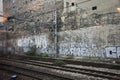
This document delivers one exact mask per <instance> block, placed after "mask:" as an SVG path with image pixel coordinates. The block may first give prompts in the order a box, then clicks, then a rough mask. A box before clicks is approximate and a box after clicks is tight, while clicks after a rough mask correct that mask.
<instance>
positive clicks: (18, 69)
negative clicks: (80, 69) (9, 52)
mask: <svg viewBox="0 0 120 80" xmlns="http://www.w3.org/2000/svg"><path fill="white" fill-rule="evenodd" d="M6 61H8V60H6ZM6 61H5V60H4V61H0V66H1V67H0V69H2V70H7V71H10V72H14V73H16V74H21V75H24V76H27V77H30V78H34V79H35V80H73V79H71V78H69V77H64V76H61V75H54V74H49V73H46V72H44V71H41V70H39V69H37V68H33V67H26V66H25V65H26V64H21V65H20V64H16V63H15V64H11V63H12V62H16V61H12V60H9V62H11V63H10V64H9V63H7V62H6ZM17 63H18V62H17ZM19 63H23V62H19ZM46 77H48V78H50V79H46Z"/></svg>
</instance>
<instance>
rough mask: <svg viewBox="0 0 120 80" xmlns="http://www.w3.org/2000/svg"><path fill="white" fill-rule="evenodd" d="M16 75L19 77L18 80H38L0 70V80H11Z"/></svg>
mask: <svg viewBox="0 0 120 80" xmlns="http://www.w3.org/2000/svg"><path fill="white" fill-rule="evenodd" d="M14 75H16V76H17V78H16V80H36V79H33V78H30V77H26V76H23V75H20V74H16V73H13V72H9V71H5V70H0V80H11V77H12V76H14ZM12 80H13V79H12Z"/></svg>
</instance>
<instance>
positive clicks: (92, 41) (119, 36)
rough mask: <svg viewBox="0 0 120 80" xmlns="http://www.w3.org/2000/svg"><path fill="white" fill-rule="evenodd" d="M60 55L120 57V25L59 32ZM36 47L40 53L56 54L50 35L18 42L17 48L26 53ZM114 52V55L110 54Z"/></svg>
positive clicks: (32, 37) (36, 36)
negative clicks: (31, 47) (22, 49)
mask: <svg viewBox="0 0 120 80" xmlns="http://www.w3.org/2000/svg"><path fill="white" fill-rule="evenodd" d="M58 44H59V53H60V54H65V55H66V54H74V55H75V56H93V57H112V58H118V57H119V56H120V25H104V26H93V27H88V28H80V29H79V30H68V31H62V32H59V43H58ZM32 45H36V47H37V49H38V50H37V51H38V53H54V46H53V45H54V43H50V40H49V38H48V34H42V35H35V36H30V37H26V38H20V39H18V40H17V46H19V47H23V48H24V51H26V50H27V49H28V48H29V47H30V46H32ZM110 51H112V53H110Z"/></svg>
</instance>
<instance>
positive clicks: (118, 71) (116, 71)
mask: <svg viewBox="0 0 120 80" xmlns="http://www.w3.org/2000/svg"><path fill="white" fill-rule="evenodd" d="M66 66H70V67H76V68H83V69H91V70H98V71H104V72H111V73H116V74H120V70H115V69H108V68H96V67H92V66H89V67H88V66H81V65H73V64H66ZM103 66H104V65H103Z"/></svg>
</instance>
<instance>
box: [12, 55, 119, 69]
mask: <svg viewBox="0 0 120 80" xmlns="http://www.w3.org/2000/svg"><path fill="white" fill-rule="evenodd" d="M11 57H14V58H15V59H22V60H24V59H25V60H39V61H44V62H54V61H55V60H58V59H55V58H40V57H34V56H23V55H11ZM60 60H62V61H64V62H65V63H66V64H74V65H82V66H92V67H98V68H108V69H116V70H120V65H118V64H109V63H95V62H85V61H77V60H66V59H60ZM103 65H104V66H103Z"/></svg>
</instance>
